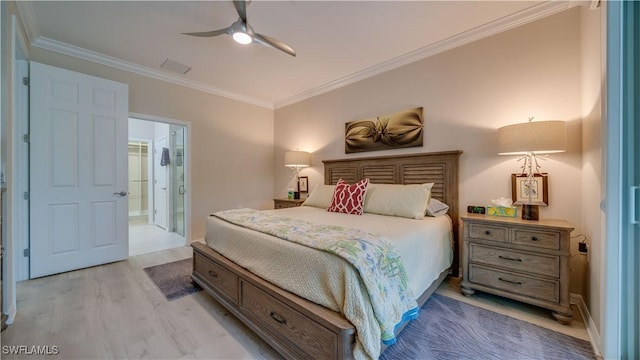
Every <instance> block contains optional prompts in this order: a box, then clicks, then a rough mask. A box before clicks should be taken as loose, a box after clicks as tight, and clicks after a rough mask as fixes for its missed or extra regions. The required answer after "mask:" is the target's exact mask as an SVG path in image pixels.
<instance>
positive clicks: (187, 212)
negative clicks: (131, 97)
mask: <svg viewBox="0 0 640 360" xmlns="http://www.w3.org/2000/svg"><path fill="white" fill-rule="evenodd" d="M129 118H130V119H131V118H133V119H138V120H148V121H155V122H161V123H165V124H172V125H180V126H184V127H185V129H186V130H187V131H186V133H185V137H186V141H185V145H186V146H185V148H184V152H185V154H184V155H185V156H184V157H185V161H184V163H183V164H184V175H185V177H186V178H185V181H184V183H185V184H186V185H185V186H186V192H185V195H186V196H185V205H184V241H185V245H189V244H190V243H191V189H192V187H191V143H192V142H193V141H192V137H191V122H190V121H183V120H177V119H171V118H166V117H160V116H155V115H146V114H140V113H134V112H130V113H129Z"/></svg>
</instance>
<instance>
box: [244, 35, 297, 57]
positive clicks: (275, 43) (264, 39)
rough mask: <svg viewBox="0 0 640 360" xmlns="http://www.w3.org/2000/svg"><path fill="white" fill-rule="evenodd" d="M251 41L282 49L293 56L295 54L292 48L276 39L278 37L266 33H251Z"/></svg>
mask: <svg viewBox="0 0 640 360" xmlns="http://www.w3.org/2000/svg"><path fill="white" fill-rule="evenodd" d="M253 41H255V42H257V43H258V44H262V45H266V46H269V47H271V48H274V49H276V50H280V51H284V52H286V53H287V54H289V55H291V56H293V57H295V56H296V51H295V50H293V48H292V47H291V46H289V45H287V44H285V43H283V42H282V41H280V40H278V39H274V38H272V37H269V36H267V35H261V34H258V33H255V34H253Z"/></svg>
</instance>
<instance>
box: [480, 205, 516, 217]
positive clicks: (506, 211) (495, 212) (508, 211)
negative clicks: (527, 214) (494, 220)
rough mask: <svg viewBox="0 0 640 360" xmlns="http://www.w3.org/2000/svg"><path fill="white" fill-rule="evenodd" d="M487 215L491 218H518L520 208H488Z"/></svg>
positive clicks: (492, 206)
mask: <svg viewBox="0 0 640 360" xmlns="http://www.w3.org/2000/svg"><path fill="white" fill-rule="evenodd" d="M487 215H491V216H504V217H516V216H518V208H517V207H515V206H509V207H506V206H495V205H488V206H487Z"/></svg>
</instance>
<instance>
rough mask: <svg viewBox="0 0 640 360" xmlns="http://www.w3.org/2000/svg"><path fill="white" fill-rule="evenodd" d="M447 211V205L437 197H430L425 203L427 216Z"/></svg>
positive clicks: (442, 213)
mask: <svg viewBox="0 0 640 360" xmlns="http://www.w3.org/2000/svg"><path fill="white" fill-rule="evenodd" d="M447 211H449V205H447V204H445V203H443V202H442V201H440V200H437V199H431V201H430V202H429V205H427V216H434V217H435V216H442V215H444V214H446V213H447Z"/></svg>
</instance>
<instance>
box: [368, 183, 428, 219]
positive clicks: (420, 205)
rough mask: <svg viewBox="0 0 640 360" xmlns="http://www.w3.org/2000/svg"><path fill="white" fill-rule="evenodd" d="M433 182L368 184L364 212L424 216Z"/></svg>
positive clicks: (417, 217)
mask: <svg viewBox="0 0 640 360" xmlns="http://www.w3.org/2000/svg"><path fill="white" fill-rule="evenodd" d="M432 187H433V183H424V184H412V185H399V184H369V186H368V187H367V196H366V197H365V199H364V212H366V213H372V214H380V215H387V216H399V217H405V218H409V219H418V220H419V219H422V218H424V214H425V211H426V209H427V204H428V203H429V200H431V188H432Z"/></svg>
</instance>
